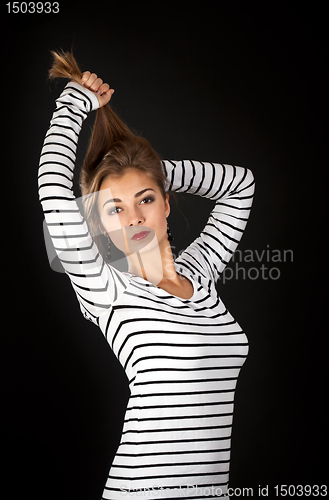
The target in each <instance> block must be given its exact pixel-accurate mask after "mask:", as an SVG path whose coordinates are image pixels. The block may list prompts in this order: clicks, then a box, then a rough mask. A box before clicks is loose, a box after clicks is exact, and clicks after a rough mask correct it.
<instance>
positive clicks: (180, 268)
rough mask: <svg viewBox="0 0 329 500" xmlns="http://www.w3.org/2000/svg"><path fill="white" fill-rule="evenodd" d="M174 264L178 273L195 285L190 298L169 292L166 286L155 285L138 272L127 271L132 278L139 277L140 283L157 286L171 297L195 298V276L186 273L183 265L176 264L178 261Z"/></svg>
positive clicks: (180, 298) (185, 300) (181, 298)
mask: <svg viewBox="0 0 329 500" xmlns="http://www.w3.org/2000/svg"><path fill="white" fill-rule="evenodd" d="M174 264H175V269H176V273H177V274H179V275H181V276H184V278H186V279H187V280H188V281H189V282H190V283H191V285H192V287H193V293H192V295H191V297H190V298H188V299H184V298H183V297H179V296H178V295H174V294H172V293H170V292H167V290H165V289H164V288H161V287H160V286H157V285H154V284H153V283H151V282H150V281H148V280H146V279H144V278H142V277H140V276H137V275H136V274H133V273H130V272H129V271H127V272H126V274H128V275H129V276H130V277H131V278H134V279H135V280H136V279H137V280H138V281H139V283H146V284H147V286H149V287H152V288H157V289H158V290H160V291H161V292H163V293H166V294H167V295H169V296H170V297H174V298H176V299H179V300H182V301H184V302H190V301H191V300H192V299H193V298H194V296H195V294H196V291H197V286H196V285H197V284H196V282H195V280H194V279H193V276H192V275H191V274H189V273H186V274H185V272H184V271H185V270H184V269H183V268H182V267H181V266H179V265H178V264H176V262H175V263H174Z"/></svg>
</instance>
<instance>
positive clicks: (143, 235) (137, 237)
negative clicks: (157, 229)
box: [131, 231, 151, 241]
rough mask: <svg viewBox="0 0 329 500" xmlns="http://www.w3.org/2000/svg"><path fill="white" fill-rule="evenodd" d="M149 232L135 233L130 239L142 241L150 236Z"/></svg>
mask: <svg viewBox="0 0 329 500" xmlns="http://www.w3.org/2000/svg"><path fill="white" fill-rule="evenodd" d="M150 232H151V231H141V232H140V233H135V234H134V236H133V237H132V238H131V239H132V240H134V241H140V240H144V239H145V238H146V236H148V235H149V234H150Z"/></svg>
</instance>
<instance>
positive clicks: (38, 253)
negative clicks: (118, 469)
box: [1, 0, 328, 500]
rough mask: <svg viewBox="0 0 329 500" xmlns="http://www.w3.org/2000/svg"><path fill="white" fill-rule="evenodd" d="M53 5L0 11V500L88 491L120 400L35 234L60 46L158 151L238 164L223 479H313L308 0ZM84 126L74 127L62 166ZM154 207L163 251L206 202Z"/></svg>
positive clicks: (103, 355)
mask: <svg viewBox="0 0 329 500" xmlns="http://www.w3.org/2000/svg"><path fill="white" fill-rule="evenodd" d="M59 5H60V13H59V14H8V7H7V6H5V4H3V7H2V25H3V29H2V35H1V38H2V40H1V46H2V51H3V57H2V60H1V66H2V72H1V83H2V93H1V94H2V99H1V101H2V109H3V115H2V122H3V125H2V130H3V137H4V142H3V145H2V157H3V161H2V179H3V180H2V183H3V184H2V191H3V192H2V197H1V198H2V220H3V233H2V252H3V257H2V263H3V268H2V278H3V279H2V282H3V283H4V293H3V297H4V298H3V299H2V303H3V304H4V307H3V309H2V317H3V323H2V324H3V327H2V341H3V343H4V348H3V349H2V352H3V362H2V364H1V366H2V368H3V374H2V391H3V394H2V396H1V401H2V404H3V406H2V412H1V413H2V417H4V420H3V425H2V433H3V442H4V446H2V450H3V461H2V464H4V463H5V464H6V466H7V467H6V468H5V471H6V472H5V478H6V480H7V481H8V486H9V489H7V490H6V491H8V497H9V496H10V498H15V499H16V498H17V499H18V498H23V497H25V494H27V493H28V494H29V495H31V497H32V496H33V498H35V499H47V500H52V499H59V498H60V499H62V500H67V499H70V500H98V499H99V498H100V497H101V493H102V489H103V486H104V483H105V480H106V475H107V471H108V469H109V467H110V464H111V460H112V457H113V455H114V453H115V449H116V446H117V445H118V442H119V438H120V430H121V426H122V419H123V414H124V408H125V404H126V401H127V397H128V391H127V386H126V379H125V375H124V374H123V373H122V371H121V369H120V366H119V364H118V362H117V360H116V359H115V357H114V355H113V354H112V352H111V350H110V348H109V347H108V345H107V343H106V341H105V339H104V338H103V337H102V334H101V333H100V331H99V330H98V329H97V328H96V327H95V326H93V325H92V324H91V323H89V322H87V321H85V320H84V319H83V317H82V315H81V314H80V310H79V305H78V302H77V300H76V298H75V294H74V292H73V291H72V289H71V285H70V283H69V280H68V279H67V277H66V276H64V275H63V274H59V273H55V272H53V271H52V270H51V269H50V267H49V264H48V260H47V255H46V251H45V246H44V241H43V233H42V222H43V215H42V211H41V207H40V205H39V201H38V196H37V169H38V159H39V158H38V157H39V154H40V150H41V147H42V142H43V138H44V135H45V133H46V130H47V127H48V125H49V120H50V117H51V114H52V111H53V108H54V100H55V98H56V97H57V96H58V95H59V93H60V92H61V89H62V88H63V85H62V84H61V83H59V84H57V85H55V84H51V85H50V84H49V83H48V82H47V70H48V68H49V64H50V55H49V51H50V50H51V49H58V48H63V49H65V50H69V49H70V48H71V47H72V46H73V48H74V50H75V55H76V57H77V59H78V61H79V63H80V65H81V67H82V69H83V70H86V69H90V70H91V71H94V72H96V73H97V74H99V75H101V76H102V77H103V78H104V80H105V81H108V82H109V83H110V85H111V86H112V87H113V88H114V89H115V90H116V92H115V94H114V97H113V100H112V103H113V107H114V109H115V110H116V112H117V113H118V114H119V115H120V116H121V117H122V118H123V119H124V120H125V121H126V122H127V123H128V125H129V126H131V127H133V128H134V129H135V130H137V131H138V132H140V133H142V134H143V135H144V136H146V137H147V138H148V139H149V140H150V142H151V143H152V145H153V146H154V148H155V149H156V150H157V151H158V152H159V153H160V154H161V155H162V156H163V157H164V158H172V159H189V158H190V159H196V160H203V161H212V162H222V163H231V164H236V165H243V166H245V167H248V168H250V169H251V170H252V171H253V173H254V175H255V179H256V194H255V201H254V206H253V210H252V214H251V218H250V221H249V223H248V225H247V229H246V233H245V235H244V236H243V239H242V242H241V245H240V246H239V249H240V250H241V254H240V260H242V262H239V261H238V260H237V261H236V262H233V263H231V264H230V269H232V278H231V279H227V280H226V282H225V283H223V282H221V283H220V284H219V290H220V294H221V296H222V299H223V301H224V303H225V304H226V306H227V307H228V308H229V310H230V311H231V312H232V314H233V315H234V316H235V317H236V319H237V320H238V322H239V323H240V324H241V325H242V327H243V329H244V330H245V332H246V334H247V336H248V338H249V342H250V354H249V357H248V360H247V362H246V363H245V365H244V367H243V369H242V371H241V375H240V378H239V382H238V386H237V391H236V405H235V416H234V426H233V437H232V460H231V476H230V477H231V486H232V487H240V488H244V487H253V488H254V496H257V489H258V485H261V486H263V487H264V486H265V485H269V487H270V489H269V492H270V493H269V497H270V498H274V490H273V487H274V486H275V485H276V484H279V485H280V484H295V485H296V484H301V485H306V484H311V485H312V484H322V483H325V481H326V475H325V468H324V464H325V458H324V457H325V455H324V446H325V445H324V400H325V397H324V396H325V394H326V392H325V391H326V390H327V386H326V384H325V374H326V370H325V365H326V360H327V357H325V350H326V346H325V337H326V335H325V329H324V323H323V322H322V321H321V319H320V318H321V312H322V310H323V309H326V307H327V305H326V303H325V301H324V298H325V297H326V295H327V294H326V287H325V285H326V282H325V280H324V273H323V269H324V268H325V266H326V264H325V263H326V261H327V258H326V252H325V251H323V248H325V246H320V245H321V235H323V234H324V233H325V228H326V226H325V224H326V220H325V219H324V207H325V191H324V184H325V182H326V180H325V179H326V177H325V174H326V173H327V172H326V163H325V160H326V158H325V156H324V153H325V146H324V144H325V140H327V135H326V134H325V129H324V127H325V122H326V110H325V92H324V89H325V85H327V84H328V82H327V81H326V80H325V79H326V71H327V67H326V64H325V49H324V23H323V21H322V20H323V18H324V16H325V7H322V8H321V7H320V6H321V5H324V4H323V2H321V3H320V2H318V3H317V2H313V3H312V4H308V3H306V2H304V3H303V2H301V3H300V4H297V3H296V4H294V5H292V4H289V2H286V3H285V7H279V6H278V3H277V2H275V3H274V2H259V3H256V2H251V3H250V2H243V1H233V0H230V1H229V2H226V1H225V2H223V1H209V0H206V1H203V2H195V1H189V2H176V3H171V2H125V3H124V2H116V3H112V2H105V3H104V2H86V1H79V2H78V1H75V2H74V1H71V2H68V1H67V0H66V1H64V0H60V1H59ZM92 122H93V117H89V118H88V120H87V124H85V126H84V128H83V132H82V135H81V140H80V149H79V154H78V164H79V165H80V164H81V161H82V158H83V154H84V151H85V148H86V145H87V140H88V136H89V131H90V126H91V125H92ZM77 194H78V192H77ZM172 205H173V208H172V214H171V216H170V225H171V230H172V233H173V234H174V237H175V241H174V244H175V248H174V253H176V254H178V252H179V250H181V249H182V248H185V247H186V245H187V244H188V243H189V242H190V241H192V240H193V238H194V237H195V236H196V235H197V234H198V233H199V232H200V230H201V229H202V225H203V224H204V223H205V221H206V219H207V214H208V213H209V208H210V205H209V204H208V203H207V200H202V199H198V198H197V197H190V196H188V195H185V196H180V197H179V199H178V207H177V206H176V203H175V201H173V202H172ZM186 219H187V220H188V221H189V224H187V223H186ZM285 250H291V252H290V253H289V254H284V251H285ZM256 251H257V252H258V256H260V257H259V258H258V257H257V254H256ZM263 251H265V253H263V257H261V256H262V252H263ZM274 251H275V252H274ZM247 255H249V256H251V257H252V258H253V259H254V262H246V259H247ZM275 256H276V257H275ZM280 257H281V262H280V261H279V260H278V258H280ZM236 265H238V266H239V268H243V269H242V271H241V269H240V271H237V268H236ZM261 266H265V267H266V269H267V275H266V274H265V269H264V268H263V271H261ZM252 268H253V269H252ZM273 268H276V270H273ZM243 270H244V273H245V275H244V274H243ZM271 270H272V274H271V276H272V278H271V277H270V276H269V274H268V273H269V272H270V271H271ZM257 273H258V275H257ZM262 274H263V276H262ZM228 277H229V275H228V276H227V278H228ZM266 277H267V279H266ZM2 468H3V466H2ZM3 491H4V490H3Z"/></svg>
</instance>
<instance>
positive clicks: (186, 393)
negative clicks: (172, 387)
mask: <svg viewBox="0 0 329 500" xmlns="http://www.w3.org/2000/svg"><path fill="white" fill-rule="evenodd" d="M234 390H235V388H233V389H232V388H231V389H217V390H214V389H213V390H208V391H193V392H191V391H177V392H150V393H148V394H131V395H130V399H133V398H154V397H156V396H170V397H177V396H195V395H196V394H199V395H200V394H223V393H227V392H234Z"/></svg>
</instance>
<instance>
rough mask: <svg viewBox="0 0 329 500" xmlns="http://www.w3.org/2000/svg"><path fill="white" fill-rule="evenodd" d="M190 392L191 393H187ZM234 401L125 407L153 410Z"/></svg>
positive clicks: (223, 402)
mask: <svg viewBox="0 0 329 500" xmlns="http://www.w3.org/2000/svg"><path fill="white" fill-rule="evenodd" d="M232 392H233V391H232ZM189 394H192V393H189ZM233 403H234V401H233V400H232V401H229V400H228V401H208V402H202V403H176V404H166V405H143V406H131V407H128V408H127V411H129V410H143V409H144V410H154V409H160V408H161V409H164V408H198V407H200V406H218V405H230V404H233Z"/></svg>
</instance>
